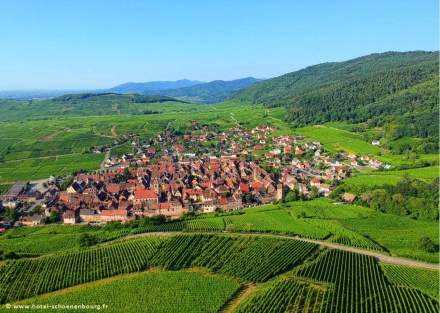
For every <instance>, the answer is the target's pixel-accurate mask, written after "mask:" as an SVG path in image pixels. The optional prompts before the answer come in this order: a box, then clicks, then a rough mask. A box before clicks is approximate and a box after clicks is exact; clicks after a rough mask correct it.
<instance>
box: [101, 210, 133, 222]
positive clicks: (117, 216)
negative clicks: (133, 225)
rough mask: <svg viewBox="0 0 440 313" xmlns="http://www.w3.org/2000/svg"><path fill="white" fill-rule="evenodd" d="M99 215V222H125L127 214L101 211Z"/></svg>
mask: <svg viewBox="0 0 440 313" xmlns="http://www.w3.org/2000/svg"><path fill="white" fill-rule="evenodd" d="M99 215H100V220H101V222H105V223H106V222H114V221H118V222H126V221H127V220H128V212H127V211H126V210H102V211H101V213H100V214H99Z"/></svg>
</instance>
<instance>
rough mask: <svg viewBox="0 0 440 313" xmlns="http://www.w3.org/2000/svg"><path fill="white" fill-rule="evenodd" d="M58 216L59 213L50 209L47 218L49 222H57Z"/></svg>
mask: <svg viewBox="0 0 440 313" xmlns="http://www.w3.org/2000/svg"><path fill="white" fill-rule="evenodd" d="M59 218H60V215H59V213H58V211H51V212H50V215H49V218H48V221H49V223H56V222H58V220H59Z"/></svg>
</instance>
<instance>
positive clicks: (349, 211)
mask: <svg viewBox="0 0 440 313" xmlns="http://www.w3.org/2000/svg"><path fill="white" fill-rule="evenodd" d="M284 207H285V208H286V209H288V210H290V211H291V212H292V213H293V215H297V214H299V213H301V212H304V213H305V215H306V217H308V218H319V219H346V218H360V217H367V216H371V215H373V214H374V213H375V211H374V210H373V209H370V208H366V207H363V206H359V205H353V204H342V203H338V204H337V203H333V202H332V201H331V200H329V199H325V198H319V199H314V200H312V201H295V202H290V203H286V204H285V205H284Z"/></svg>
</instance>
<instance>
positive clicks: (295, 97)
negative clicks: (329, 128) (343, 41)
mask: <svg viewBox="0 0 440 313" xmlns="http://www.w3.org/2000/svg"><path fill="white" fill-rule="evenodd" d="M437 75H438V52H421V51H416V52H386V53H377V54H371V55H367V56H364V57H360V58H356V59H353V60H349V61H345V62H332V63H323V64H318V65H315V66H310V67H307V68H305V69H302V70H299V71H296V72H292V73H288V74H285V75H282V76H279V77H276V78H273V79H268V80H265V81H262V82H259V83H257V84H255V85H253V86H251V87H249V88H247V89H245V90H242V91H240V92H238V93H237V94H236V95H235V96H233V99H236V100H241V101H252V102H254V103H263V104H265V105H266V106H270V107H273V106H286V107H288V108H289V113H288V115H287V117H286V119H287V120H288V121H290V122H292V123H293V124H294V125H295V126H303V125H306V124H320V123H325V122H330V121H349V122H354V123H359V122H369V124H370V126H384V125H388V126H390V128H391V133H389V134H388V135H389V136H391V137H392V138H394V139H396V138H399V137H401V136H414V137H422V138H427V137H432V136H434V137H436V138H438V123H437V118H436V116H438V106H437V104H438V77H437ZM434 116H435V117H434ZM417 125H423V127H418V126H417ZM434 141H437V140H433V142H434Z"/></svg>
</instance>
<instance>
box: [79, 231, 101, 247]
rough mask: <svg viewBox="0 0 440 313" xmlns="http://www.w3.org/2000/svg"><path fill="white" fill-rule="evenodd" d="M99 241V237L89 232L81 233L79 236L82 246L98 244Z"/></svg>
mask: <svg viewBox="0 0 440 313" xmlns="http://www.w3.org/2000/svg"><path fill="white" fill-rule="evenodd" d="M98 242H99V240H98V238H96V237H95V236H93V235H90V234H88V233H84V234H81V236H80V237H79V245H80V246H81V247H90V246H93V245H96V244H97V243H98Z"/></svg>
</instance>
